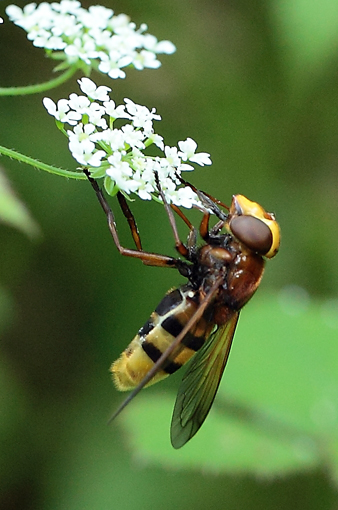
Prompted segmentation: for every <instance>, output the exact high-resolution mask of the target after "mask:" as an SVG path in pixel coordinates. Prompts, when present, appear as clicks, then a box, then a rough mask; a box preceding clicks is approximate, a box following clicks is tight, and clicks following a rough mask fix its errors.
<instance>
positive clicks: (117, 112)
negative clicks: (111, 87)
mask: <svg viewBox="0 0 338 510" xmlns="http://www.w3.org/2000/svg"><path fill="white" fill-rule="evenodd" d="M103 106H104V108H105V110H106V113H107V115H109V117H111V118H112V119H114V120H115V119H130V115H129V114H128V113H127V112H126V111H125V105H124V104H120V105H119V106H116V104H115V102H114V101H113V100H112V99H110V100H109V101H105V102H104V103H103Z"/></svg>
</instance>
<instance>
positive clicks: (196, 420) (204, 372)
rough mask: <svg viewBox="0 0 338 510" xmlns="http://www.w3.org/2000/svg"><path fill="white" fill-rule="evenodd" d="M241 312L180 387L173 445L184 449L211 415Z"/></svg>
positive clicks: (210, 344) (213, 340)
mask: <svg viewBox="0 0 338 510" xmlns="http://www.w3.org/2000/svg"><path fill="white" fill-rule="evenodd" d="M238 317H239V312H234V314H233V316H232V317H231V318H230V320H229V321H228V322H227V323H226V324H224V325H223V326H220V327H219V328H218V329H217V330H216V331H215V333H214V334H212V335H211V336H210V339H209V340H208V341H207V342H206V343H205V344H204V345H203V347H202V348H201V349H200V350H199V351H198V353H197V354H196V355H195V357H194V358H193V360H192V362H191V364H190V367H189V369H188V371H187V373H186V374H185V375H184V377H183V379H182V382H181V385H180V387H179V390H178V394H177V398H176V402H175V407H174V412H173V417H172V421H171V432H170V434H171V444H172V445H173V447H174V448H181V446H183V445H184V444H185V443H186V442H187V441H189V439H191V438H192V437H193V436H194V435H195V434H196V432H197V431H198V430H199V428H200V427H201V425H202V423H203V422H204V420H205V418H206V417H207V415H208V413H209V411H210V408H211V406H212V403H213V401H214V399H215V396H216V393H217V390H218V386H219V384H220V382H221V378H222V375H223V372H224V368H225V365H226V362H227V360H228V357H229V352H230V348H231V344H232V339H233V336H234V333H235V329H236V324H237V321H238Z"/></svg>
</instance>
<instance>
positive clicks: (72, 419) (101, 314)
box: [0, 0, 338, 510]
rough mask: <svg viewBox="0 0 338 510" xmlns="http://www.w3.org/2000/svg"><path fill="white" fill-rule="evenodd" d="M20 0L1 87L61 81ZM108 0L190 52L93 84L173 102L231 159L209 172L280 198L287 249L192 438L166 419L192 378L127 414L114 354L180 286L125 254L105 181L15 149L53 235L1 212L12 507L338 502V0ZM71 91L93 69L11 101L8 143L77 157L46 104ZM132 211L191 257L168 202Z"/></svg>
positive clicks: (192, 132)
mask: <svg viewBox="0 0 338 510" xmlns="http://www.w3.org/2000/svg"><path fill="white" fill-rule="evenodd" d="M7 4H8V3H7V2H5V1H3V2H1V5H0V15H2V16H3V17H4V18H5V24H4V25H2V26H1V28H0V48H1V50H0V51H1V66H0V77H1V82H0V86H2V87H5V86H12V85H26V84H33V83H38V82H42V81H45V80H48V79H49V78H50V76H51V70H52V68H53V62H51V61H49V60H47V59H46V58H45V57H44V52H43V51H42V50H39V49H35V48H33V47H32V45H31V43H30V42H29V41H27V39H26V35H25V33H24V31H23V30H21V29H19V28H18V27H15V26H14V25H12V24H11V23H10V22H8V20H7V17H6V16H5V15H4V8H5V6H6V5H7ZM103 4H104V5H105V6H107V7H111V8H113V9H114V11H115V12H116V13H120V12H124V13H127V14H128V15H129V16H130V17H131V19H132V20H133V21H135V22H136V24H137V25H140V24H141V23H142V22H146V23H147V24H148V26H149V31H150V33H153V34H155V35H156V36H157V37H158V38H159V39H170V40H171V41H173V42H174V43H175V44H176V46H177V53H176V54H174V55H173V56H163V57H162V58H161V60H162V63H163V65H162V67H161V68H160V69H159V70H157V71H152V70H145V71H143V72H142V73H140V72H137V71H134V70H129V71H127V79H126V80H124V81H122V80H119V81H114V82H112V81H111V80H109V79H107V78H106V77H103V76H99V75H93V79H94V80H95V81H97V82H98V83H101V84H106V85H109V86H111V87H112V88H113V98H114V99H115V100H116V101H117V102H121V101H122V99H123V98H124V97H129V98H131V99H133V100H134V101H135V102H137V103H140V104H145V105H147V106H148V107H150V108H151V107H153V106H155V107H156V108H157V111H158V112H159V113H160V114H161V115H162V119H163V120H162V122H161V123H160V124H158V127H157V129H158V131H159V132H160V133H161V134H162V135H163V136H164V138H165V141H166V143H168V144H171V145H175V144H176V143H177V141H178V140H184V139H185V138H186V137H188V136H190V137H192V138H194V139H195V140H196V141H197V142H198V144H199V150H201V151H206V152H210V154H211V156H212V160H213V166H212V167H210V168H205V169H200V170H198V171H196V172H195V173H194V174H192V175H189V178H190V179H191V181H192V182H193V184H195V185H196V186H197V187H200V188H202V189H204V190H206V191H208V192H209V193H211V194H213V195H216V196H217V197H219V198H220V199H221V200H222V201H224V202H226V203H229V202H230V201H231V195H232V194H233V193H243V194H245V195H247V196H248V197H249V198H251V199H252V200H255V201H258V202H259V203H261V204H262V205H263V206H264V207H265V208H266V209H267V210H269V211H274V212H275V213H276V215H277V218H278V220H279V222H280V224H281V228H282V247H281V251H280V253H279V254H278V256H277V257H276V259H275V260H273V261H271V262H269V263H268V264H267V270H266V274H265V276H264V280H263V283H262V285H261V288H260V290H259V292H258V294H257V296H255V298H254V299H253V301H252V302H251V303H250V304H249V305H248V307H247V308H246V309H245V310H244V311H243V313H242V317H241V320H240V323H239V326H238V329H237V332H236V338H235V342H234V347H233V351H232V354H231V357H230V363H229V366H228V367H227V370H226V374H225V377H224V381H223V384H222V387H221V391H220V395H219V398H218V399H217V403H216V405H215V409H214V410H213V411H212V413H211V415H210V417H209V418H208V420H207V422H206V423H205V425H204V427H203V429H202V430H201V431H200V432H199V434H198V436H197V437H196V438H194V439H193V440H192V441H191V443H189V445H187V446H186V447H185V448H183V449H182V451H174V450H172V449H171V446H170V444H169V435H168V429H169V425H170V416H171V408H172V406H173V403H174V399H175V392H176V391H177V387H178V384H179V381H180V377H181V376H182V374H177V375H175V376H173V377H172V378H170V380H167V381H165V382H163V383H161V384H160V385H159V386H158V387H154V388H152V389H148V390H145V392H144V393H143V395H142V396H139V398H138V399H137V401H134V402H133V404H132V405H131V406H130V408H129V409H128V410H127V411H126V412H125V415H122V416H121V417H120V418H119V419H118V421H116V423H114V424H113V425H112V426H111V427H107V425H106V422H107V418H108V416H109V414H110V413H111V412H112V411H113V410H114V408H116V405H117V404H118V403H119V402H120V401H121V399H122V397H123V395H119V394H117V392H116V391H115V389H114V387H113V385H112V383H111V381H110V376H109V373H108V368H109V365H110V363H111V362H112V361H113V360H114V359H115V358H116V357H117V356H118V355H119V354H120V352H121V351H122V349H124V348H125V347H126V346H127V344H128V342H129V341H130V340H131V339H132V337H133V336H134V335H135V334H136V332H137V331H138V329H139V328H140V326H141V325H142V324H143V323H144V322H145V320H146V319H147V318H148V316H149V314H150V313H151V311H152V310H153V309H154V308H155V306H156V305H157V303H158V302H159V300H160V299H161V298H162V296H163V295H164V293H165V292H166V291H167V290H168V289H169V288H170V287H172V286H174V285H178V284H179V283H181V282H182V281H183V280H182V278H181V277H180V276H179V275H178V274H176V273H175V271H169V270H168V271H166V270H164V269H159V268H150V267H145V266H143V265H142V264H141V263H140V262H139V261H137V260H132V259H130V260H128V259H124V258H123V257H121V256H120V255H119V254H118V253H117V250H116V248H115V247H114V244H113V241H112V239H111V237H110V235H109V232H108V229H107V226H106V221H105V218H104V215H103V213H102V211H101V209H100V207H99V205H98V203H97V201H96V198H95V196H94V194H93V191H92V189H91V188H90V186H89V185H88V183H86V182H84V181H83V182H75V181H68V180H66V179H64V178H61V177H56V176H52V175H48V174H46V173H43V172H41V171H36V170H34V169H33V168H31V167H28V166H25V165H23V164H18V163H17V162H15V161H11V160H9V159H7V158H2V159H1V164H2V166H3V168H4V171H5V173H6V175H7V177H8V179H9V180H10V182H11V186H12V188H13V189H14V190H15V191H16V193H17V196H18V197H19V198H20V199H21V200H22V202H23V203H25V204H26V207H27V208H28V210H29V211H30V214H31V223H28V225H27V226H26V230H27V229H28V230H29V231H30V232H32V231H33V230H34V225H35V228H37V227H36V225H38V228H39V234H37V235H35V236H32V235H26V234H24V233H23V232H22V230H20V229H16V228H12V227H11V226H9V225H6V223H3V224H1V225H0V243H1V244H0V246H1V250H0V333H1V343H0V349H1V350H0V352H1V355H0V364H1V367H0V396H1V405H0V508H1V509H6V510H7V509H8V510H11V509H17V508H20V509H48V510H51V509H52V510H59V509H67V510H77V509H81V510H84V509H85V510H89V509H90V510H92V509H96V508H98V509H106V508H116V509H119V510H120V509H121V510H128V509H130V508H138V509H149V508H157V507H158V508H161V509H172V508H176V509H177V510H178V509H183V508H184V509H186V508H192V509H196V510H202V509H205V508H211V507H212V508H214V509H223V508H227V509H228V510H232V509H248V508H250V509H256V508H257V509H258V508H259V509H261V508H264V509H267V510H270V509H281V510H284V509H290V508H303V509H318V508H320V509H325V510H326V509H328V510H333V509H337V508H338V498H337V483H338V468H337V465H338V437H337V429H338V370H337V368H338V347H337V333H338V304H337V302H338V301H337V293H338V292H337V277H338V264H337V259H338V236H337V230H338V228H337V227H338V202H337V195H338V172H337V167H338V3H337V1H336V0H322V1H321V2H317V1H316V0H238V1H228V0H223V1H215V0H208V1H207V0H190V1H186V2H182V1H180V0H172V1H171V2H158V1H156V0H149V1H148V2H146V3H145V2H140V1H138V0H129V1H127V0H125V1H119V0H116V1H114V2H110V1H109V0H106V1H105V2H103ZM18 5H20V6H23V5H24V3H23V2H20V3H18ZM82 5H83V6H84V7H88V6H89V5H90V3H89V2H83V4H82ZM79 77H80V75H79V76H77V78H79ZM73 91H75V92H78V88H77V85H76V84H75V79H74V80H72V81H71V82H69V83H66V84H65V85H63V86H62V87H59V88H58V89H56V90H53V91H51V92H50V93H49V94H43V95H36V96H30V97H15V98H2V99H1V110H0V111H1V118H0V119H1V120H0V131H1V142H0V143H1V145H3V146H6V147H9V148H13V149H16V150H18V151H19V152H22V153H24V154H27V155H30V156H32V157H35V158H38V159H39V160H41V161H44V162H47V163H50V164H53V165H55V166H61V167H63V168H68V169H75V167H76V164H75V162H74V161H73V160H72V158H71V157H70V155H69V154H68V149H67V143H66V139H65V138H64V137H63V136H62V134H61V133H60V132H58V131H57V129H56V128H55V126H54V123H53V119H52V118H51V117H50V116H49V115H47V114H46V112H45V111H44V108H43V106H42V103H41V101H42V97H43V96H44V95H48V96H50V97H52V98H53V99H54V100H57V99H59V98H62V97H68V95H69V93H70V92H73ZM1 184H3V183H1ZM1 202H2V204H4V203H5V202H4V197H3V196H2V195H1V196H0V205H1ZM112 206H113V208H114V207H115V209H116V204H115V203H114V200H112ZM132 209H133V212H134V214H135V216H136V218H137V220H138V223H139V228H140V231H141V235H142V240H143V245H144V247H146V249H147V250H149V251H155V252H160V253H166V254H171V255H174V253H175V252H174V248H173V239H172V234H171V231H170V227H169V225H168V222H167V218H166V216H165V214H164V211H162V210H161V209H160V208H159V206H158V205H156V204H152V203H146V202H141V201H136V202H135V203H134V204H132ZM18 214H19V213H18ZM189 214H190V217H191V218H192V219H193V221H194V222H196V223H197V222H198V220H199V218H200V215H199V214H198V213H197V212H194V211H192V212H191V213H189ZM19 218H20V216H19ZM33 219H34V220H33ZM117 219H118V224H119V232H120V236H121V239H122V240H123V243H124V244H125V245H127V246H131V244H132V243H131V241H130V236H129V232H128V228H127V226H126V225H125V223H124V221H123V218H121V217H120V215H119V214H117ZM33 221H35V224H34V223H32V222H33ZM19 222H20V225H21V227H23V225H24V223H23V222H22V221H21V220H20V219H19ZM180 228H181V232H182V237H183V236H184V234H185V232H186V229H185V228H184V225H183V226H182V225H181V226H180ZM23 230H25V228H24V227H23Z"/></svg>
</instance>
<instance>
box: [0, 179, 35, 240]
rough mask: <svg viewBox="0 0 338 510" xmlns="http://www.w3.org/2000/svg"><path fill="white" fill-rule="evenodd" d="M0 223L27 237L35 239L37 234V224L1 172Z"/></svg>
mask: <svg viewBox="0 0 338 510" xmlns="http://www.w3.org/2000/svg"><path fill="white" fill-rule="evenodd" d="M0 222H2V223H6V224H8V225H11V226H12V227H15V228H17V229H19V230H21V231H22V232H24V233H25V234H26V235H28V236H29V237H35V236H36V235H37V234H38V233H39V227H38V225H37V223H36V222H35V221H34V219H33V218H32V216H31V214H30V213H29V211H28V209H27V208H26V206H25V205H24V204H23V202H22V201H21V200H20V199H19V198H18V197H17V196H16V195H15V193H14V192H13V190H12V188H11V186H10V184H9V182H8V180H7V179H6V177H5V175H4V174H3V173H2V172H0Z"/></svg>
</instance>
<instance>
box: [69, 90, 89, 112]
mask: <svg viewBox="0 0 338 510" xmlns="http://www.w3.org/2000/svg"><path fill="white" fill-rule="evenodd" d="M68 103H69V106H70V108H72V110H75V111H76V112H78V113H81V114H83V113H86V112H87V108H89V106H90V101H89V99H88V97H85V96H78V95H77V94H74V93H73V94H70V96H69V101H68Z"/></svg>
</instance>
